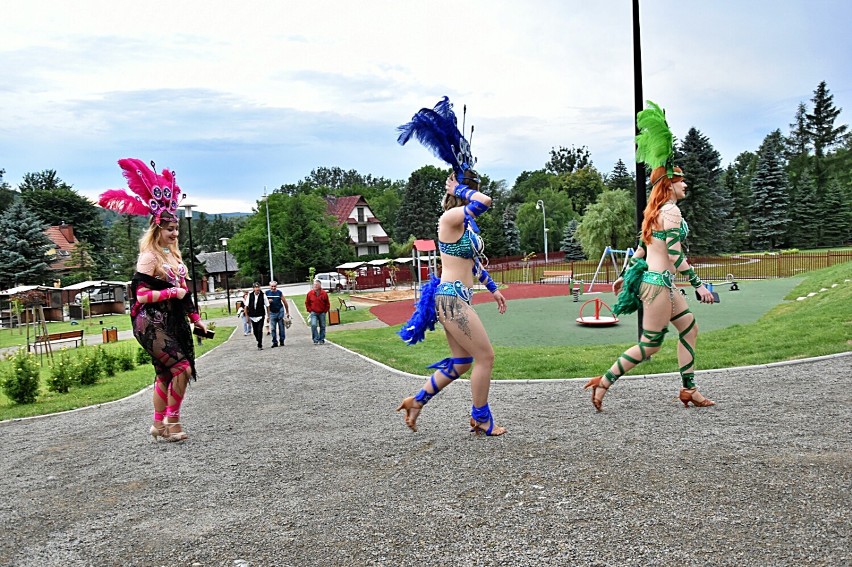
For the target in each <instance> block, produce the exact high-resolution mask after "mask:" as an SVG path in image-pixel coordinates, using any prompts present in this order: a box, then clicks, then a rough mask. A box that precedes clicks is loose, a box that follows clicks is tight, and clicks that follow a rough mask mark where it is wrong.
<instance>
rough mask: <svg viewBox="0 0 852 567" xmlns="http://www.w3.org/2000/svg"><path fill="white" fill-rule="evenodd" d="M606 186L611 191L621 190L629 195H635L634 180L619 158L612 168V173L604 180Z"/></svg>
mask: <svg viewBox="0 0 852 567" xmlns="http://www.w3.org/2000/svg"><path fill="white" fill-rule="evenodd" d="M606 186H607V187H609V188H610V189H612V190H615V189H622V190H624V191H627V192H628V193H631V194H635V193H636V180H635V179H633V175H631V174H630V171H629V170H628V169H627V166H626V165H624V162H623V161H621V159H620V158H619V160H618V161H617V162H615V167H613V168H612V173H611V174H610V176H609V177H608V178H607V180H606Z"/></svg>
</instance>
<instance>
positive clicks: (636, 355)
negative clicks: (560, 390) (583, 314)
mask: <svg viewBox="0 0 852 567" xmlns="http://www.w3.org/2000/svg"><path fill="white" fill-rule="evenodd" d="M648 105H649V108H647V109H645V110H643V111H642V112H640V113H639V114H638V115H637V116H636V123H637V124H638V126H639V130H640V134H639V135H638V136H637V137H636V147H637V149H636V161H639V162H643V163H645V164H646V165H647V166H648V167H649V168H651V169H652V171H651V186H652V188H651V194H650V195H649V197H648V205H647V206H646V207H645V213H644V220H643V221H642V233H641V242H640V243H639V249H638V250H637V252H636V254H635V255H634V257H633V258H632V260H631V265H630V267H629V268H628V269H627V270H626V271H625V273H624V277H623V278H619V279H618V280H616V282H615V283H614V284H613V291H614V292H615V293H618V294H619V295H618V303H617V304H616V306H615V308H614V309H613V312H615V313H616V314H622V313H632V312H634V311H636V310H637V309H638V308H639V306H640V304H641V305H642V306H643V316H642V329H643V330H642V337H641V339H640V340H639V342H638V343H637V344H636V345H634V346H632V347H630V348H629V349H627V350H626V351H625V352H624V353H623V354H621V356H619V357H618V359H617V360H616V361H615V363H614V364H613V365H612V366H611V367H610V369H609V370H608V371H607V372H606V374H604V375H603V376H598V377H596V378H592V379H591V380H589V382H588V383H587V384H586V385H585V386H584V388H583V389H588V388H591V389H592V404H593V405H594V406H595V409H596V410H597V411H602V410H603V398H604V395H605V394H606V392H607V390H608V389H609V387H610V386H611V385H612V384H613V383H614V382H615V381H616V380H618V379H619V378H620V377H621V376H622V375H624V374H625V373H626V372H628V371H630V370H631V369H632V368H633V367H634V366H636V365H637V364H639V363H640V362H642V361H643V360H645V359H646V358H648V357H649V356H651V355H652V354H654V353H655V352H657V351H658V350H660V347H661V345H662V344H663V338H664V337H665V335H666V333H667V332H668V325H669V323H672V324H673V325H674V326H675V328H676V329H677V330H678V346H677V357H678V364H679V365H680V368H679V370H680V375H681V380H682V382H683V388H682V389H681V390H680V401H681V402H683V405H684V406H686V407H689V404H690V403H691V404H692V405H694V406H696V407H707V406H713V405H716V403H715V402H714V401H712V400H709V399H707V398H705V397H704V396H703V395H701V394H700V393H699V392H698V389H697V388H696V387H695V341H696V338H697V336H698V327H697V326H696V324H695V316H694V315H693V314H692V312H691V311H690V310H689V307H688V306H687V303H686V298H685V296H684V295H683V294H681V293H679V292H678V291H677V290H676V289H675V285H674V278H675V276H676V275H677V274H679V273H681V274H685V275H687V276H688V277H689V283H690V284H692V286H693V287H694V288H695V289H696V292H697V293H698V296H699V297H700V301H701V302H702V303H713V294H712V293H710V291H709V290H708V289H707V288H706V287H705V286H704V284H703V283H702V282H701V278H699V277H698V275H697V274H696V273H695V270H693V269H692V267H691V266H690V265H689V262H688V261H687V258H686V255H685V254H684V239H685V238H686V236H687V234H689V227H688V226H687V224H686V221H685V220H684V219H683V218H682V217H681V214H680V209H679V208H678V206H677V202H678V201H679V200H681V199H683V198H684V197H685V196H686V188H687V184H686V181H684V178H683V171H682V170H681V169H680V168H679V167H675V166H674V164H673V161H672V159H673V157H674V136H673V135H672V133H671V130H670V129H669V126H668V124H667V123H666V117H665V112H664V111H663V110H662V109H661V108H660V107H659V106H657V105H656V104H654V103H653V102H651V101H648ZM619 292H620V293H619Z"/></svg>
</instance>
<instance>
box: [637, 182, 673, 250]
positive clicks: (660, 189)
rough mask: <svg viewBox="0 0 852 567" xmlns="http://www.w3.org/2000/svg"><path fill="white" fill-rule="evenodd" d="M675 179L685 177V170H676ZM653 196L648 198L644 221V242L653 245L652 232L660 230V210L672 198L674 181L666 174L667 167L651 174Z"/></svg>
mask: <svg viewBox="0 0 852 567" xmlns="http://www.w3.org/2000/svg"><path fill="white" fill-rule="evenodd" d="M674 172H675V173H674V174H675V177H683V170H682V169H681V168H679V167H675V168H674ZM651 187H652V189H651V194H650V195H649V196H648V204H647V206H646V207H645V212H644V214H643V219H642V242H644V243H645V244H650V243H651V232H653V231H654V230H655V229H660V228H661V227H660V226H659V223H658V222H657V219H658V217H659V216H660V209H661V208H662V206H663V205H665V204H666V203H667V202H668V201H669V200H670V199H671V198H672V180H671V179H670V178H669V176H668V174H667V172H666V166H664V165H661V166H660V167H657V168H654V170H653V171H652V172H651Z"/></svg>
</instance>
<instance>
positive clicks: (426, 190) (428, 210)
mask: <svg viewBox="0 0 852 567" xmlns="http://www.w3.org/2000/svg"><path fill="white" fill-rule="evenodd" d="M446 180H447V171H446V170H441V169H438V168H437V167H434V166H431V165H427V166H424V167H421V168H420V169H418V170H417V171H415V172H413V173H412V174H411V176H410V177H409V178H408V183H406V185H405V190H404V192H403V199H402V203H401V204H400V206H399V211H398V212H397V216H396V227H395V232H394V233H395V234H396V236H397V239H398V240H400V241H404V240H407V239H408V237H409V236H410V235H414V237H415V238H418V239H426V240H431V239H434V238H435V231H436V227H437V225H438V217H440V216H441V199H442V195H443V194H444V193H445V189H444V185H445V183H446Z"/></svg>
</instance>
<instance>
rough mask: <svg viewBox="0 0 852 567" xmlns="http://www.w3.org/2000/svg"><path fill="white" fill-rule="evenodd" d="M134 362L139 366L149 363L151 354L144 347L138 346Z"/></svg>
mask: <svg viewBox="0 0 852 567" xmlns="http://www.w3.org/2000/svg"><path fill="white" fill-rule="evenodd" d="M136 364H138V365H140V366H141V365H143V364H151V355H150V354H148V351H147V350H145V349H144V348H140V349H139V350H137V351H136Z"/></svg>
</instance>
